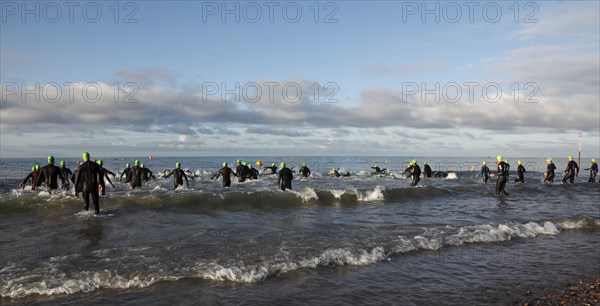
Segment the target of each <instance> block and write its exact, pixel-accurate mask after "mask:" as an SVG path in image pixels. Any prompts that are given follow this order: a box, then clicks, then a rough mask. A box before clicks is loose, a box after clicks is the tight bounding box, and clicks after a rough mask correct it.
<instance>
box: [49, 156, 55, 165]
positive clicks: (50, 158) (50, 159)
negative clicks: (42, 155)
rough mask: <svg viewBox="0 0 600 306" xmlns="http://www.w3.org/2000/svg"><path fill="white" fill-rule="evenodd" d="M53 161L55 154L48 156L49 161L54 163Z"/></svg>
mask: <svg viewBox="0 0 600 306" xmlns="http://www.w3.org/2000/svg"><path fill="white" fill-rule="evenodd" d="M53 162H54V156H52V155H49V156H48V163H49V164H51V163H53Z"/></svg>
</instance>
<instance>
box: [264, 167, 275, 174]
mask: <svg viewBox="0 0 600 306" xmlns="http://www.w3.org/2000/svg"><path fill="white" fill-rule="evenodd" d="M267 170H271V173H272V174H275V173H277V167H276V166H271V167H265V170H264V171H263V172H266V171H267Z"/></svg>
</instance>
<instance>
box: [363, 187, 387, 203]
mask: <svg viewBox="0 0 600 306" xmlns="http://www.w3.org/2000/svg"><path fill="white" fill-rule="evenodd" d="M356 196H357V199H358V201H361V202H371V201H383V200H384V199H385V196H384V195H383V188H382V187H381V186H377V187H375V189H373V190H369V191H366V192H358V194H357V195H356Z"/></svg>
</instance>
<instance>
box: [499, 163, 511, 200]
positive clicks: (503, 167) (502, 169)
mask: <svg viewBox="0 0 600 306" xmlns="http://www.w3.org/2000/svg"><path fill="white" fill-rule="evenodd" d="M507 165H508V164H507V163H505V162H503V161H501V162H499V163H498V174H497V176H498V180H497V181H496V195H497V196H499V195H505V196H507V195H508V193H507V192H506V191H504V186H506V180H507V177H508V175H507V173H508V167H507Z"/></svg>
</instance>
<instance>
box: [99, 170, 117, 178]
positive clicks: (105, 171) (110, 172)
mask: <svg viewBox="0 0 600 306" xmlns="http://www.w3.org/2000/svg"><path fill="white" fill-rule="evenodd" d="M102 170H104V173H106V174H107V176H106V178H108V174H110V175H112V176H113V177H115V174H114V173H113V172H112V171H110V170H108V169H106V168H102Z"/></svg>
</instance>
